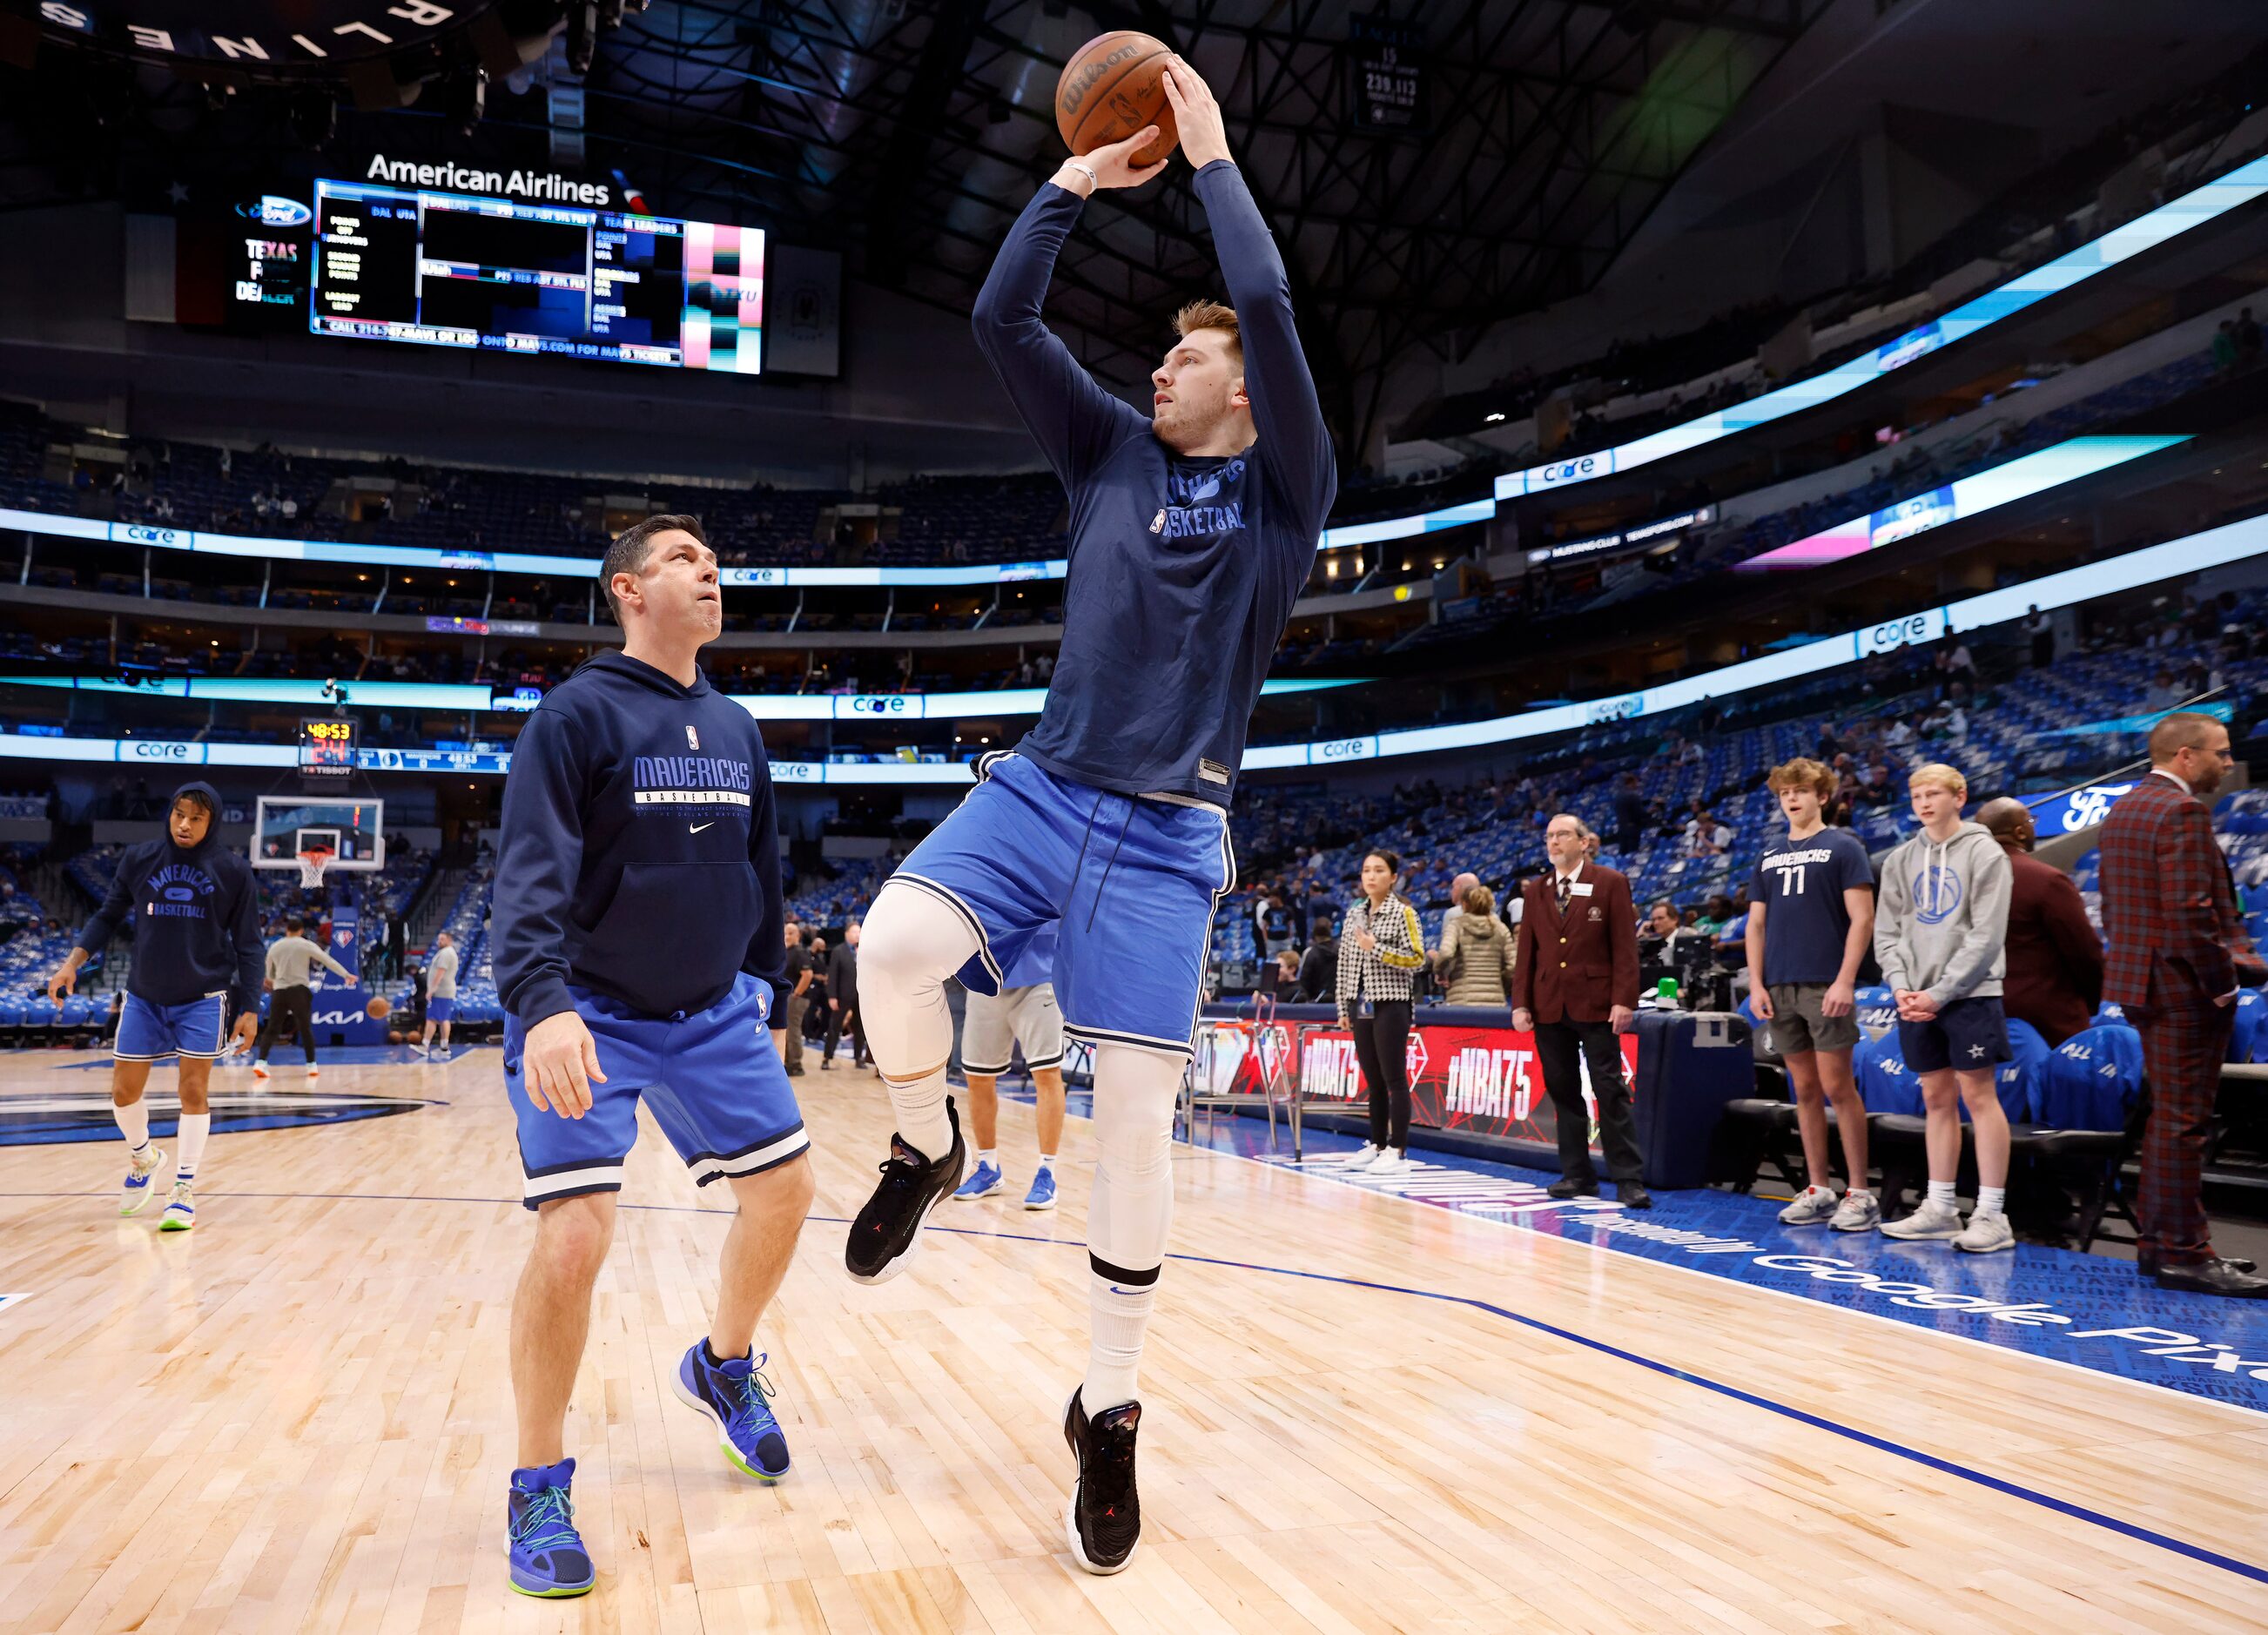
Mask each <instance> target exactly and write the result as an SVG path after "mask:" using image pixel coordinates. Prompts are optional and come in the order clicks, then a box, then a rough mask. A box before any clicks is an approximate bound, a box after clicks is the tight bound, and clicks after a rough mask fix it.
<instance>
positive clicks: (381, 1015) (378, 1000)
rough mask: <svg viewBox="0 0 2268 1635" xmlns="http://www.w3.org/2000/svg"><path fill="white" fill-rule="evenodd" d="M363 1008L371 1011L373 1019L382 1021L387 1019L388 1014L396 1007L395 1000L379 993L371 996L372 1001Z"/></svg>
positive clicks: (371, 1018)
mask: <svg viewBox="0 0 2268 1635" xmlns="http://www.w3.org/2000/svg"><path fill="white" fill-rule="evenodd" d="M362 1008H363V1009H364V1010H365V1011H366V1012H368V1013H369V1014H370V1020H372V1021H374V1022H382V1021H384V1020H386V1019H387V1015H388V1014H390V1013H392V1011H393V1009H394V1002H393V1001H392V1000H390V999H388V998H387V997H386V996H385V995H384V994H377V995H373V996H372V998H371V1002H370V1003H369V1004H368V1005H364V1006H363V1007H362Z"/></svg>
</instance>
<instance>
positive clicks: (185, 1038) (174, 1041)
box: [110, 991, 228, 1062]
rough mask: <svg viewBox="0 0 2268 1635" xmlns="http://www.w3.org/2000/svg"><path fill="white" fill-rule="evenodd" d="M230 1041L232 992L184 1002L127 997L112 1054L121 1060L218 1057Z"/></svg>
mask: <svg viewBox="0 0 2268 1635" xmlns="http://www.w3.org/2000/svg"><path fill="white" fill-rule="evenodd" d="M227 1043H228V995H227V993H226V992H225V991H223V992H219V993H209V994H206V995H204V996H203V997H202V998H195V999H188V1000H184V1001H183V1002H182V1003H181V1004H180V1005H153V1004H152V1003H151V1001H149V1000H147V999H145V998H143V997H142V996H141V995H140V994H138V993H129V994H128V995H127V996H126V1006H125V1008H124V1009H123V1010H122V1011H120V1012H119V1013H118V1037H117V1039H116V1040H115V1041H114V1042H112V1045H111V1049H110V1054H111V1055H112V1057H114V1058H115V1059H116V1060H118V1061H121V1062H156V1061H161V1060H163V1059H164V1058H165V1057H169V1056H187V1057H204V1058H206V1059H207V1060H210V1059H211V1058H212V1057H217V1056H218V1055H219V1054H220V1053H221V1051H222V1049H224V1048H225V1046H226V1045H227Z"/></svg>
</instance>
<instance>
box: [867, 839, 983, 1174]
mask: <svg viewBox="0 0 2268 1635" xmlns="http://www.w3.org/2000/svg"><path fill="white" fill-rule="evenodd" d="M975 954H976V932H975V931H974V930H972V929H971V928H970V926H969V924H968V921H967V920H964V919H963V918H961V916H960V915H958V914H956V913H954V911H953V910H952V909H951V908H950V907H948V906H947V905H946V904H945V903H944V902H940V901H939V899H937V898H936V897H934V896H932V895H930V894H929V893H928V892H926V891H924V890H923V889H922V888H921V887H918V886H909V885H906V884H905V883H903V882H902V881H886V882H885V883H884V884H883V887H882V889H881V891H880V893H879V894H878V895H876V896H875V898H874V907H873V912H872V913H870V914H868V915H867V916H866V923H865V932H864V940H863V941H862V942H860V944H859V945H858V1008H859V1009H860V1010H862V1011H864V1012H865V1017H866V1046H867V1048H868V1049H870V1050H872V1051H873V1053H874V1066H875V1068H876V1069H877V1070H878V1071H879V1072H880V1073H881V1075H882V1082H883V1083H884V1084H885V1085H886V1086H888V1087H889V1092H890V1105H891V1107H892V1108H893V1110H894V1111H895V1113H896V1115H897V1121H898V1133H899V1134H900V1135H902V1136H903V1137H904V1138H906V1139H907V1140H908V1141H909V1142H911V1143H912V1144H913V1145H914V1146H915V1147H916V1148H917V1149H918V1150H919V1151H920V1152H921V1153H924V1155H926V1156H927V1157H929V1158H932V1159H939V1158H943V1157H944V1156H945V1153H946V1149H947V1148H948V1147H949V1146H950V1145H952V1134H951V1131H950V1127H949V1126H948V1124H947V1123H946V1116H945V1067H946V1062H947V1061H948V1060H949V1059H950V1058H951V1057H952V1055H953V1012H952V1009H951V1008H950V1007H949V1006H948V1005H946V1002H945V979H946V977H948V976H952V975H953V974H954V972H955V971H957V970H959V969H960V968H961V967H962V966H963V965H965V964H967V963H968V961H969V959H970V958H971V957H972V956H973V955H975Z"/></svg>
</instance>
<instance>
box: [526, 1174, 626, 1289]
mask: <svg viewBox="0 0 2268 1635" xmlns="http://www.w3.org/2000/svg"><path fill="white" fill-rule="evenodd" d="M614 1239H615V1195H614V1194H613V1193H611V1192H586V1193H585V1194H583V1195H582V1196H581V1197H568V1198H557V1199H554V1200H553V1201H552V1202H550V1203H548V1204H544V1205H543V1206H542V1208H541V1210H539V1211H538V1212H537V1214H536V1234H535V1248H534V1255H535V1256H536V1257H537V1258H539V1259H540V1260H541V1261H542V1262H543V1263H544V1264H545V1265H547V1266H549V1268H550V1269H552V1270H555V1271H558V1272H563V1273H565V1274H567V1275H569V1276H571V1277H577V1278H582V1279H583V1280H585V1281H588V1280H589V1279H591V1278H595V1277H597V1276H598V1275H599V1268H600V1266H601V1265H603V1264H605V1263H606V1259H607V1250H608V1248H611V1247H612V1245H613V1243H614Z"/></svg>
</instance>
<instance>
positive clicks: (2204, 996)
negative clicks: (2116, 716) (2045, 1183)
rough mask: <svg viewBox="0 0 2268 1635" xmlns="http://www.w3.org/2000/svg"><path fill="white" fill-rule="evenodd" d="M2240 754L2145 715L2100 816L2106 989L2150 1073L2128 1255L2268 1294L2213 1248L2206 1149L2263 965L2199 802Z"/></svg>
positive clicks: (2184, 1276)
mask: <svg viewBox="0 0 2268 1635" xmlns="http://www.w3.org/2000/svg"><path fill="white" fill-rule="evenodd" d="M2233 764H2235V757H2234V756H2232V755H2230V753H2229V748H2228V728H2227V727H2225V726H2223V725H2221V724H2220V722H2218V721H2216V720H2214V719H2213V718H2212V717H2211V716H2208V715H2203V714H2199V713H2198V712H2197V711H2188V710H2183V711H2176V712H2175V713H2173V714H2172V715H2169V716H2168V717H2167V718H2165V719H2164V720H2162V721H2161V722H2159V723H2158V724H2157V725H2155V726H2154V727H2152V728H2151V729H2150V773H2149V776H2148V777H2145V778H2143V779H2142V780H2141V782H2139V783H2138V784H2135V785H2134V787H2133V788H2132V789H2130V790H2128V791H2127V792H2126V793H2124V795H2121V796H2120V797H2119V798H2118V800H2117V804H2116V805H2114V806H2112V807H2111V808H2110V816H2109V817H2108V818H2106V819H2105V820H2104V821H2103V825H2102V928H2103V931H2104V932H2105V933H2106V934H2107V936H2108V938H2109V940H2110V962H2109V968H2108V970H2107V971H2106V973H2105V976H2104V980H2103V996H2104V997H2105V998H2108V999H2110V1001H2111V1003H2113V1004H2114V1005H2119V1006H2121V1007H2123V1008H2124V1011H2125V1013H2126V1020H2128V1021H2130V1022H2132V1023H2133V1024H2134V1026H2135V1027H2137V1028H2139V1029H2140V1031H2141V1035H2142V1059H2143V1062H2144V1064H2145V1066H2146V1068H2147V1072H2148V1074H2149V1079H2150V1098H2151V1099H2150V1122H2149V1126H2148V1129H2147V1132H2146V1133H2145V1134H2144V1136H2143V1139H2142V1196H2141V1207H2140V1209H2139V1211H2138V1212H2137V1213H2138V1217H2139V1226H2140V1230H2139V1233H2138V1234H2136V1243H2135V1250H2134V1260H2135V1264H2136V1266H2137V1267H2138V1268H2139V1270H2140V1271H2141V1272H2142V1274H2143V1275H2144V1276H2145V1277H2153V1278H2156V1280H2157V1282H2158V1285H2159V1286H2161V1288H2168V1289H2177V1290H2180V1291H2182V1292H2183V1293H2192V1294H2227V1295H2236V1296H2242V1297H2243V1298H2246V1299H2251V1300H2258V1299H2260V1298H2262V1297H2264V1296H2268V1278H2262V1277H2257V1276H2254V1275H2252V1274H2251V1273H2250V1271H2249V1270H2240V1269H2239V1268H2238V1267H2236V1266H2235V1265H2234V1264H2233V1263H2230V1262H2228V1261H2225V1260H2223V1259H2221V1258H2220V1256H2216V1255H2215V1254H2214V1253H2213V1233H2212V1226H2211V1223H2210V1222H2209V1221H2208V1220H2207V1219H2206V1217H2205V1196H2204V1186H2205V1142H2206V1138H2207V1134H2208V1131H2209V1128H2210V1125H2211V1122H2212V1118H2213V1102H2214V1100H2215V1098H2216V1096H2217V1094H2218V1093H2219V1091H2220V1064H2221V1061H2222V1059H2223V1058H2224V1057H2226V1056H2227V1055H2228V1036H2229V1032H2230V1028H2231V1027H2232V1025H2233V1023H2234V1021H2235V1005H2236V998H2237V995H2238V993H2239V992H2240V991H2242V989H2243V988H2244V987H2246V986H2250V985H2257V984H2258V983H2260V982H2261V981H2263V980H2264V979H2268V970H2264V969H2263V968H2262V967H2261V965H2260V962H2259V959H2258V956H2257V954H2254V952H2253V949H2252V944H2251V942H2250V939H2248V938H2247V937H2246V936H2245V934H2244V931H2243V927H2242V923H2241V922H2240V921H2239V920H2238V918H2237V911H2236V894H2235V887H2234V886H2233V884H2232V883H2231V881H2230V880H2229V877H2228V864H2227V863H2226V862H2225V861H2224V860H2223V858H2222V857H2221V855H2220V847H2219V846H2218V845H2216V844H2215V843H2214V842H2213V815H2212V814H2211V812H2210V811H2209V810H2208V809H2207V807H2206V806H2205V802H2206V801H2207V800H2208V799H2211V798H2212V796H2213V792H2214V791H2215V790H2217V789H2219V788H2220V784H2221V780H2222V779H2223V778H2224V777H2227V776H2228V770H2229V768H2230V767H2231V766H2232V765H2233Z"/></svg>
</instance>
